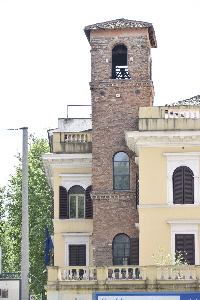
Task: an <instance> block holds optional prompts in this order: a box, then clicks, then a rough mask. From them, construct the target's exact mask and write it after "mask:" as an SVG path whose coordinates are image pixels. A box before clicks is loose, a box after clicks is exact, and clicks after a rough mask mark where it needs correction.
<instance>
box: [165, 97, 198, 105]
mask: <svg viewBox="0 0 200 300" xmlns="http://www.w3.org/2000/svg"><path fill="white" fill-rule="evenodd" d="M181 105H197V106H200V95H197V96H194V97H191V98H189V99H185V100H182V101H178V102H174V103H171V104H166V105H165V106H181Z"/></svg>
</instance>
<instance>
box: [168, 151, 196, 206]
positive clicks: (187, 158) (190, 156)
mask: <svg viewBox="0 0 200 300" xmlns="http://www.w3.org/2000/svg"><path fill="white" fill-rule="evenodd" d="M198 154H199V153H198ZM198 154H196V155H195V153H193V152H192V153H191V152H189V153H187V152H183V153H176V154H175V155H173V154H172V153H163V155H164V156H166V158H167V199H168V204H173V182H172V176H173V172H174V170H175V169H176V168H178V167H180V166H186V167H189V168H190V169H191V170H192V171H193V174H194V204H200V201H199V200H200V199H199V155H198Z"/></svg>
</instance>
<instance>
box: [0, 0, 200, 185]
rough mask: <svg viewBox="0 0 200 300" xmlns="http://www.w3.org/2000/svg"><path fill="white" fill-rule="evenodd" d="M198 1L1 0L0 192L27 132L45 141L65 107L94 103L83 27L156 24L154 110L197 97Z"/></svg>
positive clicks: (199, 54)
mask: <svg viewBox="0 0 200 300" xmlns="http://www.w3.org/2000/svg"><path fill="white" fill-rule="evenodd" d="M199 14H200V0H180V1H179V0H167V1H164V0H137V1H136V0H125V1H118V0H116V1H113V0H110V1H107V0H106V1H105V0H101V1H95V0H92V1H91V0H84V1H81V0H79V1H69V0H65V1H64V0H54V1H51V0H32V1H30V0H25V1H21V0H13V1H11V0H0V103H1V110H0V138H1V148H0V160H1V168H0V186H1V185H2V184H4V183H5V179H6V178H7V176H8V174H9V173H12V172H13V164H14V160H13V157H14V155H15V154H16V153H17V151H18V150H19V151H21V143H22V132H21V131H5V129H6V128H20V127H23V126H26V127H28V128H29V132H30V133H34V132H35V133H36V134H37V135H38V136H39V135H43V136H46V137H47V135H46V130H47V129H48V128H56V127H57V119H58V118H62V117H66V115H67V105H70V104H90V90H89V82H90V46H89V43H88V41H87V39H86V36H85V34H84V32H83V28H84V26H87V25H91V24H94V23H97V22H104V21H109V20H114V19H119V18H125V19H130V20H137V21H145V22H150V23H153V26H154V29H155V33H156V38H157V43H158V48H157V49H152V60H153V81H154V88H155V102H154V105H165V104H166V103H168V104H169V103H172V102H175V101H179V100H184V99H187V98H190V97H192V96H195V95H198V94H200V88H199V72H200V34H199V32H200V21H199Z"/></svg>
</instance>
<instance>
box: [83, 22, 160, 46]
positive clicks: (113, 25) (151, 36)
mask: <svg viewBox="0 0 200 300" xmlns="http://www.w3.org/2000/svg"><path fill="white" fill-rule="evenodd" d="M119 28H148V31H149V39H150V42H151V46H152V47H153V48H156V47H157V42H156V37H155V32H154V28H153V25H152V24H151V23H148V22H142V21H133V20H127V19H117V20H112V21H107V22H103V23H96V24H93V25H88V26H86V27H85V28H84V31H85V34H86V36H87V38H88V40H89V41H90V31H91V30H100V29H119Z"/></svg>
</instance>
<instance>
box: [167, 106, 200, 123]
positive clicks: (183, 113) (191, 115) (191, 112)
mask: <svg viewBox="0 0 200 300" xmlns="http://www.w3.org/2000/svg"><path fill="white" fill-rule="evenodd" d="M180 118H185V119H194V120H196V119H199V109H195V108H189V109H184V108H168V109H165V119H180Z"/></svg>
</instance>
